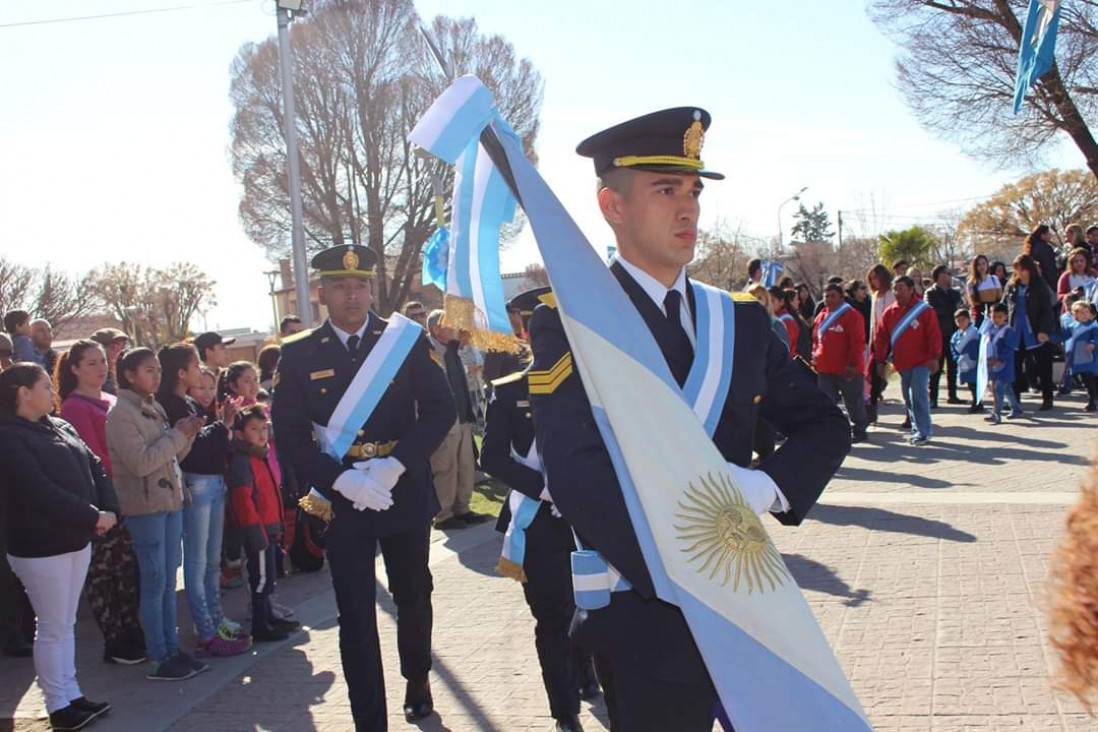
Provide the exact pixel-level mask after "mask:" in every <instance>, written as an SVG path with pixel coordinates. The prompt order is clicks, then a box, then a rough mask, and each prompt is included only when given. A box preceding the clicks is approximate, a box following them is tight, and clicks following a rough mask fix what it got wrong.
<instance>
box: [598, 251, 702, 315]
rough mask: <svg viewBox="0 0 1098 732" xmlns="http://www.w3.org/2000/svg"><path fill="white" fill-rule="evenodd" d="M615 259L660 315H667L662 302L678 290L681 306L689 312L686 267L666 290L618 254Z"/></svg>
mask: <svg viewBox="0 0 1098 732" xmlns="http://www.w3.org/2000/svg"><path fill="white" fill-rule="evenodd" d="M616 258H617V260H618V262H619V263H620V264H621V266H622V267H623V268H624V269H625V271H626V272H628V273H629V276H630V277H632V278H633V280H634V281H636V283H637V284H638V285H640V287H641V289H642V290H644V292H645V293H646V294H647V295H648V297H650V298H652V302H654V303H656V307H658V308H659V309H660V312H661V313H663V314H664V315H667V310H666V309H665V308H664V306H663V300H664V298H666V297H667V293H668V292H670V291H671V290H678V292H679V295H680V296H681V297H682V303H683V305H684V306H685V307H686V308H687V309H688V310H689V308H690V305H689V302H690V301H689V300H687V299H686V267H683V268H682V269H680V270H679V276H678V278H677V279H676V280H675V284H673V285H672V286H671V287H670V288H667V287H664V286H663V283H662V282H660V281H659V280H657V279H656V278H655V277H653V276H652V275H650V274H648V273H647V272H645V271H644V270H643V269H641V268H640V267H638V266H637V265H635V264H633V263H632V262H630V261H629V260H628V259H626V258H625V257H623V256H621V255H620V254H618V255H617V257H616Z"/></svg>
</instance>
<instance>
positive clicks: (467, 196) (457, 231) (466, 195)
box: [446, 137, 480, 300]
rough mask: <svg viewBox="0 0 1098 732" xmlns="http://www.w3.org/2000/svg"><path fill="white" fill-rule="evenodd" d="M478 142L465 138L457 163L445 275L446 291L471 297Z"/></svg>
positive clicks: (450, 293) (459, 295)
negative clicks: (447, 262)
mask: <svg viewBox="0 0 1098 732" xmlns="http://www.w3.org/2000/svg"><path fill="white" fill-rule="evenodd" d="M479 149H480V142H479V140H478V139H477V138H475V137H474V138H473V139H472V140H470V141H469V144H468V145H467V146H466V147H465V152H463V153H462V154H461V157H460V158H459V159H458V162H457V170H456V171H455V178H454V206H453V214H452V217H451V221H450V228H451V232H450V240H451V244H450V249H451V251H450V260H451V263H450V269H449V272H448V273H447V278H446V286H447V290H446V293H447V294H448V295H456V296H458V297H467V298H469V299H470V300H471V299H473V283H472V279H471V276H470V270H469V228H470V227H471V226H472V222H473V197H474V196H473V194H474V190H475V188H474V185H473V184H474V181H475V179H476V167H477V153H478V152H479Z"/></svg>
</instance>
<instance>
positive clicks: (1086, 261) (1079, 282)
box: [1056, 247, 1094, 309]
mask: <svg viewBox="0 0 1098 732" xmlns="http://www.w3.org/2000/svg"><path fill="white" fill-rule="evenodd" d="M1088 252H1089V249H1083V248H1082V247H1079V248H1076V249H1072V250H1071V254H1069V255H1068V258H1067V269H1065V270H1064V273H1063V274H1062V275H1060V281H1059V282H1058V283H1057V285H1056V297H1057V298H1059V299H1060V301H1061V302H1063V300H1064V298H1065V297H1067V295H1069V294H1071V293H1072V292H1074V291H1075V288H1077V287H1082V288H1083V291H1084V292H1090V288H1091V287H1092V286H1093V285H1094V274H1093V273H1092V272H1091V269H1090V258H1089V257H1088V256H1087V253H1088ZM1069 309H1070V308H1069Z"/></svg>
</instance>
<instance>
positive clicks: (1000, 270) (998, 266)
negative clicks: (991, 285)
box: [991, 259, 1010, 287]
mask: <svg viewBox="0 0 1098 732" xmlns="http://www.w3.org/2000/svg"><path fill="white" fill-rule="evenodd" d="M991 274H993V275H995V277H996V278H997V279H998V280H999V284H1001V285H1002V286H1003V287H1006V283H1007V280H1009V279H1010V273H1009V272H1007V266H1006V263H1005V262H1000V261H999V260H998V259H996V260H995V261H994V262H992V263H991Z"/></svg>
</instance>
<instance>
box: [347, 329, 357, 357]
mask: <svg viewBox="0 0 1098 732" xmlns="http://www.w3.org/2000/svg"><path fill="white" fill-rule="evenodd" d="M358 341H359V338H358V336H357V335H352V336H350V337H349V338H348V339H347V352H348V353H350V354H351V359H352V360H354V359H356V358H358Z"/></svg>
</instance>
